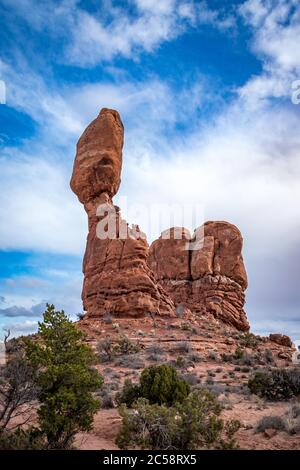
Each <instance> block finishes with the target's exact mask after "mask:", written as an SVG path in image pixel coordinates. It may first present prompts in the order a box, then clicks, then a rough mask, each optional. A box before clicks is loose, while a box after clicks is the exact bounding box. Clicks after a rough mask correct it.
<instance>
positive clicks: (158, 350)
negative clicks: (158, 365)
mask: <svg viewBox="0 0 300 470" xmlns="http://www.w3.org/2000/svg"><path fill="white" fill-rule="evenodd" d="M147 352H148V353H149V354H160V355H161V354H163V353H164V350H163V348H162V347H161V346H160V344H157V343H153V344H151V345H150V346H149V347H148V348H147Z"/></svg>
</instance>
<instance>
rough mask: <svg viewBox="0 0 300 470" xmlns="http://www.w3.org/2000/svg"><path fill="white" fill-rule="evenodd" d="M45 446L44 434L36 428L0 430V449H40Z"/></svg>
mask: <svg viewBox="0 0 300 470" xmlns="http://www.w3.org/2000/svg"><path fill="white" fill-rule="evenodd" d="M44 447H45V440H44V436H43V434H42V433H41V431H40V430H39V429H37V428H29V429H27V430H23V429H22V428H20V427H19V428H17V429H15V430H13V431H11V430H10V431H9V430H4V431H2V432H0V450H42V449H44Z"/></svg>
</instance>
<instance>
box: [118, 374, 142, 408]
mask: <svg viewBox="0 0 300 470" xmlns="http://www.w3.org/2000/svg"><path fill="white" fill-rule="evenodd" d="M140 396H141V391H140V387H139V385H136V384H133V383H132V382H131V380H130V379H126V380H125V382H124V386H123V389H122V391H121V392H118V393H117V394H116V403H117V405H119V406H120V405H122V404H125V405H127V406H128V407H129V408H131V407H132V405H133V403H134V402H135V401H136V400H137V399H138V398H139V397H140Z"/></svg>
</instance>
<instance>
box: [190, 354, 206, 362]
mask: <svg viewBox="0 0 300 470" xmlns="http://www.w3.org/2000/svg"><path fill="white" fill-rule="evenodd" d="M187 359H188V360H189V361H191V362H201V361H202V360H203V358H202V356H200V354H198V353H196V352H192V353H191V354H189V356H188V357H187Z"/></svg>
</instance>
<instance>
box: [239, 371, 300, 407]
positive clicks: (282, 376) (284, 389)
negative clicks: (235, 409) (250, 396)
mask: <svg viewBox="0 0 300 470" xmlns="http://www.w3.org/2000/svg"><path fill="white" fill-rule="evenodd" d="M248 387H249V389H250V391H251V393H254V394H256V395H258V396H260V397H264V398H266V399H268V400H286V399H289V398H292V397H293V396H298V395H299V394H300V370H297V369H293V370H286V369H272V370H271V371H266V370H265V371H258V372H255V374H254V375H253V376H252V377H250V379H249V381H248Z"/></svg>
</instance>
